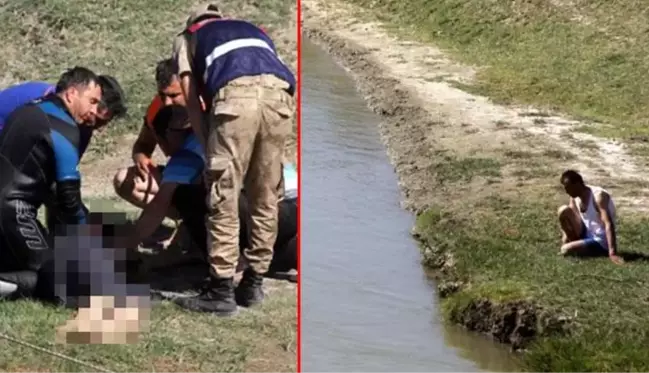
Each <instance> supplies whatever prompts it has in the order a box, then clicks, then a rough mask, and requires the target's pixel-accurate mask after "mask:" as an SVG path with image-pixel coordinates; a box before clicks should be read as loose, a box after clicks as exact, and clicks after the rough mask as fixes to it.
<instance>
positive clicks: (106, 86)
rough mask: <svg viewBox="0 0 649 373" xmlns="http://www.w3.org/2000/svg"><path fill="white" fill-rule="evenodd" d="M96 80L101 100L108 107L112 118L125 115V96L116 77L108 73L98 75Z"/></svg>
mask: <svg viewBox="0 0 649 373" xmlns="http://www.w3.org/2000/svg"><path fill="white" fill-rule="evenodd" d="M97 80H98V81H99V85H101V90H102V95H101V97H102V98H101V102H102V104H103V105H104V106H105V107H106V108H107V109H108V112H109V113H110V114H111V116H112V117H113V118H120V117H123V116H125V115H126V112H127V111H128V109H127V107H126V96H125V95H124V90H123V89H122V87H121V86H120V85H119V82H118V81H117V79H115V78H114V77H112V76H110V75H100V76H99V77H98V78H97Z"/></svg>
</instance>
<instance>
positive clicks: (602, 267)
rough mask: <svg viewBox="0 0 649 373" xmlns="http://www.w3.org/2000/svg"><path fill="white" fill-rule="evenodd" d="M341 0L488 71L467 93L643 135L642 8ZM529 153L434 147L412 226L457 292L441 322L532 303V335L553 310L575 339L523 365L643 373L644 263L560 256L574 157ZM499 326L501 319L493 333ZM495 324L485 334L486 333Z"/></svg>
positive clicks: (638, 230) (643, 228)
mask: <svg viewBox="0 0 649 373" xmlns="http://www.w3.org/2000/svg"><path fill="white" fill-rule="evenodd" d="M351 2H353V3H356V4H359V5H361V6H363V7H364V8H366V9H372V10H373V11H374V14H375V15H377V16H378V18H380V19H381V20H383V21H388V22H391V24H392V25H393V26H395V29H398V31H399V32H401V33H407V34H408V35H409V36H410V37H416V38H418V39H420V40H424V41H432V42H434V43H436V44H437V45H441V46H443V47H446V48H447V49H448V50H449V51H450V52H452V53H453V54H454V55H455V56H456V57H457V58H459V59H460V60H462V61H465V62H468V63H472V64H475V65H478V66H487V67H486V68H484V69H481V70H480V73H479V75H478V80H477V82H476V84H475V85H472V86H470V87H466V88H467V89H471V90H475V91H478V92H480V93H484V94H487V95H489V96H490V97H494V98H495V99H497V100H500V101H502V102H513V103H532V104H537V105H546V106H549V107H551V108H557V109H561V110H563V111H565V112H567V113H568V114H574V115H576V116H582V117H583V116H586V117H591V118H596V119H599V120H602V121H606V122H608V123H610V124H611V125H610V126H605V125H599V126H597V127H596V129H595V131H596V132H597V133H598V134H600V135H603V136H619V137H623V138H625V139H626V140H627V141H630V140H631V136H632V135H634V134H644V133H646V124H647V119H649V115H648V114H649V112H647V106H646V105H645V102H646V101H647V98H649V97H647V95H648V94H649V93H648V92H649V91H648V90H647V89H646V88H645V84H644V77H645V76H646V75H647V74H646V72H647V70H648V68H649V60H647V59H646V58H645V56H646V53H645V49H646V45H647V42H646V41H647V40H646V39H647V38H648V36H647V34H646V33H645V30H646V27H647V26H646V25H647V24H648V23H647V22H646V18H645V16H644V15H643V13H642V12H641V11H639V9H640V8H638V6H639V5H640V2H639V1H618V2H614V3H613V2H606V1H578V0H576V1H572V2H559V1H554V2H550V1H527V2H516V3H512V2H495V1H487V0H475V1H470V2H468V1H456V0H440V1H435V2H430V1H425V0H416V1H409V2H402V1H392V0H371V1H370V0H351ZM553 3H554V4H555V5H553ZM609 3H610V4H609ZM512 4H514V5H512ZM577 10H579V11H577ZM408 26H410V27H408ZM521 141H522V142H523V143H524V139H522V140H521ZM528 145H529V146H530V147H529V148H528V149H527V150H522V151H521V150H520V149H517V150H511V151H502V152H499V153H498V154H488V155H486V154H479V153H478V154H475V155H474V156H473V157H467V156H466V155H465V156H448V157H443V156H442V154H441V153H440V157H439V159H437V160H436V162H437V164H436V165H435V166H434V167H433V169H431V170H427V171H426V172H428V173H429V174H433V175H434V180H431V181H430V182H431V183H435V185H437V188H438V191H439V196H438V197H435V198H433V200H432V201H430V204H431V205H433V206H436V207H434V208H432V209H430V210H429V211H427V212H425V213H424V214H422V215H420V216H419V218H418V223H417V232H418V235H419V236H420V238H421V239H422V240H423V241H424V242H425V245H424V246H425V248H424V257H425V260H426V261H427V262H428V264H429V265H431V266H433V267H438V268H441V269H442V271H441V272H442V277H443V278H444V279H446V280H447V282H446V284H452V283H453V282H457V283H460V284H464V285H463V286H462V287H461V288H460V291H458V292H456V293H452V294H451V295H449V296H448V298H446V299H445V301H444V305H445V307H444V308H445V311H446V315H447V316H448V317H449V318H450V319H452V320H454V321H457V322H461V323H465V324H468V323H475V321H476V320H468V319H470V318H471V317H470V316H471V314H472V313H474V314H475V313H476V306H477V305H478V304H479V303H480V300H483V299H488V300H490V301H491V302H492V303H493V304H501V305H502V304H508V305H514V304H517V303H519V302H520V301H522V302H523V303H525V304H534V305H537V306H541V307H543V309H545V310H547V311H549V312H548V313H547V314H543V313H538V312H537V313H536V315H538V316H539V317H538V319H537V320H534V319H533V318H532V321H531V323H532V324H535V325H534V329H536V330H537V332H539V333H540V334H541V335H544V334H545V335H552V334H551V333H550V331H551V329H552V328H551V327H546V328H542V327H543V326H544V324H545V323H547V322H549V321H550V320H555V321H556V317H549V316H548V317H546V316H547V315H552V314H554V315H555V316H556V315H562V316H564V317H563V318H564V319H566V320H569V321H571V323H570V325H571V326H570V331H571V332H570V333H568V334H567V335H565V336H563V337H548V338H538V339H537V340H536V341H535V342H534V343H533V344H532V345H531V346H529V351H528V354H526V355H525V356H524V361H525V364H526V368H527V369H530V370H535V371H539V370H541V371H565V370H568V371H590V370H603V371H624V370H627V371H628V370H647V369H649V357H648V356H647V355H646V354H645V353H644V352H642V350H641V349H640V348H639V346H646V345H647V344H648V343H649V324H647V323H646V322H645V321H644V319H645V318H646V309H647V303H648V302H649V291H647V287H646V283H645V281H646V280H645V279H646V278H647V275H649V267H648V266H647V264H646V263H644V261H642V260H639V261H634V262H630V263H628V265H626V266H624V267H616V266H613V265H612V264H610V263H609V262H608V261H607V260H605V259H601V260H600V259H597V260H589V261H576V260H566V259H563V258H558V257H557V255H556V254H557V251H558V247H559V244H560V243H559V238H560V237H559V235H558V231H557V222H556V219H555V214H556V208H557V206H558V205H559V203H565V196H564V195H563V194H562V192H561V191H560V190H559V189H558V188H557V185H556V182H557V180H556V178H557V175H558V174H560V170H561V169H562V168H563V167H565V166H566V165H567V164H569V161H570V159H569V158H568V157H564V156H563V155H562V154H560V152H553V151H552V150H550V151H548V150H539V149H535V148H534V147H535V144H534V143H530V144H528ZM451 153H453V152H451ZM611 183H613V181H611ZM607 186H608V187H609V188H610V189H611V190H612V191H613V192H614V193H615V192H616V191H617V190H619V189H618V188H619V187H624V188H625V189H626V190H627V191H628V190H630V189H633V188H635V187H638V186H637V185H630V184H628V183H624V182H623V181H618V182H616V183H614V184H608V185H607ZM621 215H622V216H621V217H620V219H621V220H620V222H619V227H618V229H619V231H618V234H619V247H620V248H621V249H622V250H623V251H625V252H626V253H630V252H632V251H636V252H639V253H641V254H642V253H643V254H647V253H649V250H648V249H647V248H646V245H645V244H644V243H645V242H646V239H647V238H649V237H648V236H647V235H648V233H647V232H649V230H648V229H647V227H648V224H649V221H648V220H647V219H645V218H643V217H641V216H638V215H634V214H633V213H632V212H630V211H624V213H623V214H621ZM431 246H434V249H433V248H431ZM449 288H452V286H451V287H449ZM519 304H520V303H519ZM520 308H521V307H519V309H520ZM544 315H546V316H544ZM510 316H511V315H510ZM467 318H468V319H467ZM518 318H519V319H522V317H521V315H519V316H518ZM503 321H504V322H505V323H507V322H508V321H507V320H505V319H500V320H496V321H495V322H494V324H493V325H496V324H498V323H499V322H501V323H502V322H503ZM493 325H488V326H487V327H486V329H483V330H484V331H491V332H494V330H493V329H492V326H493ZM475 326H476V325H474V327H475ZM546 326H547V325H546ZM550 326H552V325H550ZM519 332H520V330H519ZM523 334H524V333H523Z"/></svg>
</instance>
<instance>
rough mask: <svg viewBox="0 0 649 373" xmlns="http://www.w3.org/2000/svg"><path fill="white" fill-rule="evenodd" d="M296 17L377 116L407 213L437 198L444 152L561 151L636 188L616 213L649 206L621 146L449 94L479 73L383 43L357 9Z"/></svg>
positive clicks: (569, 126) (327, 7)
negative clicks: (436, 174) (436, 172)
mask: <svg viewBox="0 0 649 373" xmlns="http://www.w3.org/2000/svg"><path fill="white" fill-rule="evenodd" d="M302 9H303V19H304V23H303V24H304V26H303V30H304V33H305V35H306V36H307V37H309V38H310V39H311V40H312V41H314V42H316V43H318V44H320V45H321V46H323V47H325V48H326V49H328V50H329V52H330V53H331V54H332V55H333V56H334V57H335V58H336V59H337V60H338V61H339V62H340V63H341V64H342V65H343V66H344V67H346V68H347V69H348V70H349V71H350V72H351V73H352V75H353V76H354V78H355V79H356V80H357V83H358V86H359V89H360V90H361V91H362V93H363V94H364V95H365V96H366V98H367V99H368V101H369V104H370V106H371V107H372V108H373V109H374V110H375V111H376V112H378V113H379V114H381V115H383V117H384V119H385V120H384V121H383V123H382V124H381V128H380V130H381V135H382V137H383V140H384V141H385V143H386V145H387V148H388V153H389V155H390V157H391V159H392V162H393V164H394V165H395V167H396V170H397V172H398V174H399V177H400V184H401V187H402V190H403V193H404V196H405V199H406V201H405V207H407V208H409V209H413V210H414V209H422V208H425V207H426V206H427V203H428V201H430V200H431V199H433V197H434V195H435V194H436V193H437V194H438V193H439V191H438V189H437V188H436V187H435V186H434V185H430V182H429V181H430V180H431V178H428V177H427V175H426V173H427V172H431V171H430V169H431V168H434V167H432V166H433V162H434V159H435V158H436V157H437V158H439V156H440V154H443V153H444V152H445V151H446V150H449V149H452V151H453V152H454V153H455V154H462V155H465V156H470V155H475V154H483V155H484V154H491V153H495V152H502V151H503V150H504V149H512V148H517V149H519V150H525V151H529V150H530V149H534V150H536V151H540V152H548V151H554V152H562V153H565V154H569V155H570V156H569V157H564V158H570V159H571V162H570V165H571V166H572V167H576V168H578V169H579V170H580V171H581V172H582V173H583V174H584V177H586V178H587V181H588V182H592V183H602V184H604V185H609V184H611V183H613V180H615V182H616V183H622V182H628V183H632V184H633V185H634V186H635V187H634V188H625V189H624V190H619V191H618V190H616V191H615V193H616V195H615V196H616V201H617V203H618V205H622V206H627V207H631V208H634V209H639V207H638V205H639V202H646V201H647V200H648V198H649V190H648V189H647V188H646V183H647V182H648V181H649V179H648V178H647V177H645V176H644V175H643V174H642V172H641V170H642V169H641V165H642V163H643V162H642V160H640V159H636V158H634V157H632V156H631V155H630V154H629V151H628V149H627V148H626V147H625V146H623V145H622V144H619V143H616V142H612V141H608V140H604V139H601V138H597V137H594V136H591V135H588V134H585V133H580V132H575V131H573V129H574V128H575V127H578V126H584V125H588V123H582V122H578V121H575V120H570V119H566V118H564V117H562V116H559V115H556V114H549V113H547V112H541V111H539V110H536V109H534V108H529V107H505V106H500V105H496V104H494V103H493V102H491V101H490V100H489V99H487V98H485V97H480V96H476V95H473V94H469V93H466V92H464V91H462V90H461V89H458V88H455V87H454V86H457V85H458V83H460V84H467V83H470V82H471V80H472V79H473V75H474V71H475V69H474V68H472V67H469V66H463V65H460V64H458V63H456V62H454V61H452V60H450V59H449V58H447V57H446V56H445V55H444V53H443V52H442V51H440V50H439V49H437V48H435V47H434V46H431V45H423V44H420V43H416V42H410V41H406V40H403V39H398V38H396V37H394V36H392V35H391V34H388V33H387V32H386V31H385V29H384V27H383V25H381V24H380V23H376V22H369V21H367V19H371V18H370V17H366V16H365V14H364V11H363V10H362V9H359V8H358V7H355V6H353V5H350V4H347V3H344V2H340V1H336V0H333V1H324V0H303V1H302ZM305 69H308V66H307V67H305ZM306 120H307V121H308V119H306ZM560 172H561V170H559V169H557V170H554V173H555V175H554V176H552V177H558V175H559V174H560ZM511 181H512V186H513V187H514V186H515V185H514V184H515V183H514V180H513V178H512V180H511ZM482 185H484V184H476V185H475V187H476V188H474V191H475V192H477V193H479V188H480V187H481V186H482Z"/></svg>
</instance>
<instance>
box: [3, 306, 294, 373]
mask: <svg viewBox="0 0 649 373" xmlns="http://www.w3.org/2000/svg"><path fill="white" fill-rule="evenodd" d="M294 307H295V305H294V300H292V299H291V297H277V296H275V297H272V298H270V297H269V298H268V302H267V303H266V304H264V305H263V307H262V308H260V309H258V310H254V311H248V312H241V313H240V314H239V315H237V317H234V318H227V319H222V318H217V317H214V316H211V315H204V314H195V313H188V312H184V311H180V310H179V309H178V308H177V307H176V306H174V305H171V304H169V303H164V304H162V305H160V306H157V307H155V308H154V309H153V310H152V313H151V315H152V317H151V319H152V320H151V331H150V332H149V333H147V334H145V337H144V338H143V339H142V340H141V341H140V342H139V343H138V344H136V345H66V346H63V345H55V344H54V343H53V341H54V332H55V328H56V327H57V326H60V325H62V324H63V323H64V322H65V321H66V320H67V319H68V318H70V317H71V316H72V314H71V312H70V311H66V310H62V309H57V308H53V307H49V306H44V305H42V304H39V303H34V302H29V301H19V302H0V321H1V324H2V325H3V326H2V327H0V331H1V332H2V333H3V334H6V335H9V336H11V337H15V338H19V339H21V340H23V341H26V342H29V343H31V344H34V345H37V346H39V347H42V348H46V349H48V350H50V351H55V352H58V353H62V354H65V355H67V356H70V357H74V358H76V359H79V360H82V361H84V362H87V363H90V364H93V365H95V366H99V367H104V368H106V369H109V370H112V371H125V372H126V371H128V372H134V371H149V372H151V371H153V372H155V371H206V372H215V371H217V372H221V371H222V372H241V371H245V370H246V369H247V366H248V365H250V364H255V363H257V362H258V361H260V360H261V361H263V362H264V363H265V364H264V368H263V369H265V370H270V371H287V370H289V371H294V370H295V357H294V349H295V340H294V330H295V328H296V327H297V325H296V323H295V317H294V316H293V315H291V314H290V313H287V312H285V310H286V309H294ZM188 331H191V332H189V333H188ZM0 347H1V348H0V369H2V370H3V371H10V372H11V371H16V370H15V369H17V368H20V369H29V370H30V371H45V370H47V371H59V372H61V371H67V372H78V371H82V370H86V369H88V367H85V366H82V365H80V364H77V363H74V362H69V361H67V360H63V359H60V358H58V357H53V356H51V355H48V354H45V353H43V352H40V351H37V350H34V349H31V348H27V347H23V346H21V345H18V344H16V343H14V342H9V341H6V340H4V339H0Z"/></svg>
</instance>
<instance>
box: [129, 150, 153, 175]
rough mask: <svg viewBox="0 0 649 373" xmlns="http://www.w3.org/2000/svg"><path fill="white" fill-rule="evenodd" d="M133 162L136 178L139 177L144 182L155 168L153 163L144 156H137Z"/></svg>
mask: <svg viewBox="0 0 649 373" xmlns="http://www.w3.org/2000/svg"><path fill="white" fill-rule="evenodd" d="M134 160H135V168H136V170H137V174H138V176H140V177H141V178H142V180H145V179H146V178H147V177H148V176H149V174H150V173H151V171H152V170H153V169H154V168H155V163H154V162H153V160H152V159H151V158H149V157H147V156H146V155H144V154H137V155H136V156H135V158H134Z"/></svg>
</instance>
